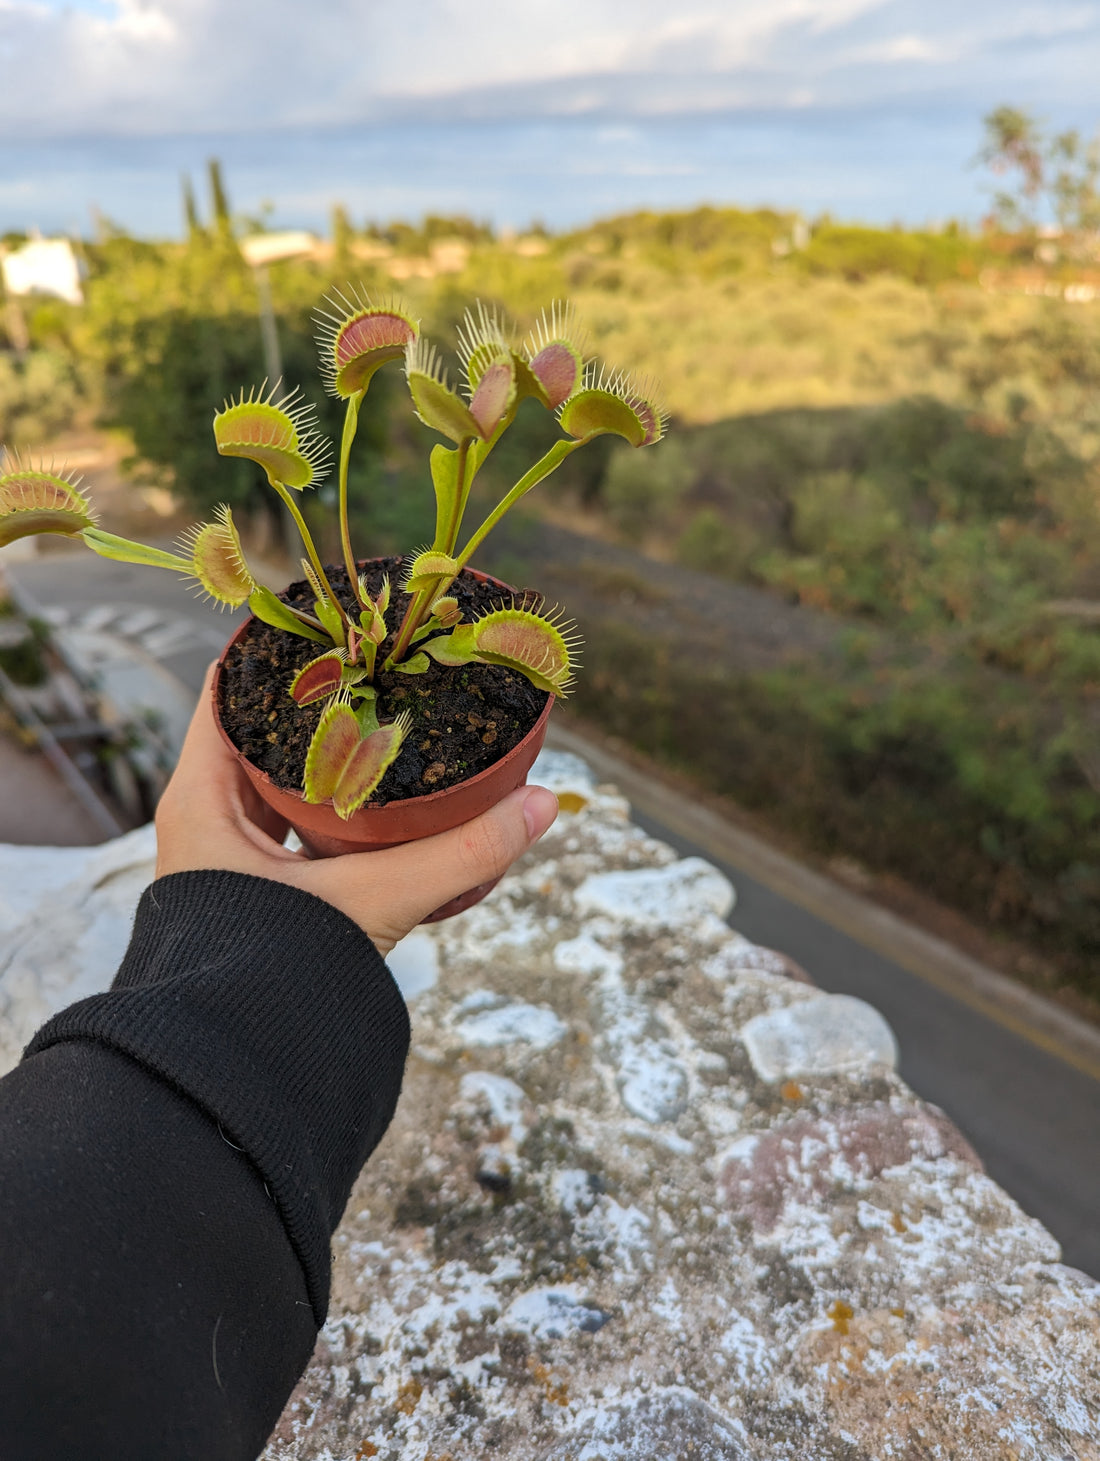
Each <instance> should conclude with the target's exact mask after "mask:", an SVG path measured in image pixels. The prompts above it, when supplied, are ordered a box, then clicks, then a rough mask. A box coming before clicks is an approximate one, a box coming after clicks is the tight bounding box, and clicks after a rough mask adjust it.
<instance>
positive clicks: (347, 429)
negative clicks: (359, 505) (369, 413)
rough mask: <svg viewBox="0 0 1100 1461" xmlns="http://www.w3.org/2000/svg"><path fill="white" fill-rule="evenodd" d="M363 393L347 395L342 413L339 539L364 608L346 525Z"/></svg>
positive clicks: (352, 585)
mask: <svg viewBox="0 0 1100 1461" xmlns="http://www.w3.org/2000/svg"><path fill="white" fill-rule="evenodd" d="M365 395H366V389H363V390H361V391H358V392H357V393H356V394H355V395H354V396H349V397H348V404H347V410H346V411H345V413H344V434H343V436H342V438H341V440H340V541H341V543H342V544H343V548H344V567H345V568H346V569H347V574H348V582H349V583H350V584H351V590H352V593H354V595H355V597H356V599H357V600H358V602H359V604H360V605H361V606H362V607H363V608H364V609H365V608H366V607H367V601H366V599H365V598H364V597H363V592H362V590H361V589H360V587H359V572H358V569H357V568H356V564H355V554H354V553H353V552H352V548H351V529H350V527H349V526H348V464H349V462H350V461H351V447H352V443H353V442H354V440H355V432H356V430H357V428H358V425H359V407H360V406H361V405H362V402H363V397H364V396H365Z"/></svg>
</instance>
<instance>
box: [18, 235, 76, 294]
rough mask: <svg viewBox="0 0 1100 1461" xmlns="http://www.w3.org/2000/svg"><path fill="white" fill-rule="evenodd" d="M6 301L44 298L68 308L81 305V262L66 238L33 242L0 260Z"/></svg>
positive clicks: (34, 240)
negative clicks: (34, 296)
mask: <svg viewBox="0 0 1100 1461" xmlns="http://www.w3.org/2000/svg"><path fill="white" fill-rule="evenodd" d="M0 270H2V272H3V276H4V289H5V291H6V293H7V295H8V297H9V299H10V298H12V297H13V296H17V295H25V294H46V295H49V296H50V297H51V298H53V299H63V300H65V302H66V303H67V304H83V303H84V291H83V289H82V288H81V286H80V261H79V260H78V259H77V257H76V254H75V253H74V251H73V246H72V244H71V243H70V242H69V240H68V239H67V238H35V239H31V241H30V243H26V244H24V245H23V247H22V248H19V249H15V250H13V251H12V252H11V253H8V254H5V255H4V256H3V258H0Z"/></svg>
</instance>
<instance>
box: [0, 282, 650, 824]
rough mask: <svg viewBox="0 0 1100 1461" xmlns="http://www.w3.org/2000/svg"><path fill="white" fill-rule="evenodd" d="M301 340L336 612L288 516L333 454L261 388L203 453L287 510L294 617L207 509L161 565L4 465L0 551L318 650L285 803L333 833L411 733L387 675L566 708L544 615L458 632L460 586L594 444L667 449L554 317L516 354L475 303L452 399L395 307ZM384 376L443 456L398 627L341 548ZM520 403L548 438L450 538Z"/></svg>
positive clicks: (443, 373)
mask: <svg viewBox="0 0 1100 1461" xmlns="http://www.w3.org/2000/svg"><path fill="white" fill-rule="evenodd" d="M318 324H319V326H320V333H319V336H318V345H319V347H320V354H321V373H322V377H323V379H324V382H325V386H326V388H327V390H328V391H329V392H330V394H332V395H334V396H336V397H337V398H339V399H341V400H343V401H344V427H343V432H342V436H341V442H340V448H339V452H338V454H336V458H335V460H336V471H337V494H336V502H337V513H338V518H339V534H340V544H341V551H342V555H343V568H344V572H345V573H346V576H347V589H346V590H344V591H343V597H341V595H340V594H339V593H337V591H336V589H335V588H334V587H333V582H332V578H333V576H334V572H335V571H334V570H333V569H331V568H326V566H325V565H324V564H323V563H322V561H321V556H320V554H319V552H318V550H317V546H316V544H315V542H314V540H313V537H312V535H311V533H310V530H309V527H308V525H307V523H306V521H305V518H304V517H303V515H302V512H301V509H300V507H299V505H298V501H297V498H298V494H300V493H302V492H304V491H305V490H306V489H307V488H310V487H315V486H316V485H317V484H318V483H319V482H320V481H321V480H322V479H323V478H324V476H325V474H326V472H327V471H328V470H329V468H330V466H331V464H332V461H333V455H334V454H333V452H332V449H331V446H330V445H329V443H328V442H327V441H326V440H325V439H324V438H323V437H322V436H321V435H320V434H319V432H318V431H317V429H316V425H315V420H314V415H313V410H312V408H311V407H310V406H308V405H307V404H306V403H305V402H304V401H303V400H302V398H301V396H300V394H299V392H298V391H293V392H290V393H289V394H282V395H279V394H277V389H278V388H275V389H272V390H266V388H265V386H261V387H260V388H259V389H258V390H256V389H253V390H251V391H249V392H248V393H247V394H245V393H244V392H242V393H241V394H240V395H239V396H238V397H236V398H235V399H233V400H230V401H227V402H226V403H225V405H224V406H223V407H222V409H221V410H220V411H218V412H217V413H216V415H215V417H214V440H215V444H216V447H217V450H218V452H219V453H220V454H221V455H222V456H230V457H243V458H245V459H247V460H249V461H252V462H255V463H256V465H257V466H258V467H260V468H261V469H262V471H263V472H264V474H265V475H266V478H267V481H268V483H269V485H270V486H271V488H272V490H273V491H274V492H276V493H277V494H278V496H279V497H280V498H281V500H282V501H283V503H284V504H285V505H286V507H287V509H288V511H289V512H290V514H291V516H292V518H293V519H294V522H295V525H296V527H297V529H298V532H299V534H300V536H301V540H302V545H303V548H304V550H305V556H304V557H303V559H302V570H303V573H304V576H305V583H306V585H308V594H307V595H306V596H305V597H306V600H307V601H308V600H309V599H311V601H312V602H311V607H306V606H305V604H304V603H302V602H292V601H290V598H294V597H297V598H298V599H301V598H302V595H300V594H296V595H291V596H289V597H288V596H283V597H280V596H278V595H276V594H274V593H273V592H272V591H271V590H270V589H268V588H265V587H264V586H263V585H261V584H259V583H257V581H256V579H255V578H254V577H253V575H252V573H251V571H250V570H249V568H248V564H247V562H246V559H245V554H244V551H243V549H242V546H241V541H240V537H239V535H238V532H237V529H236V526H235V525H234V522H233V516H232V513H231V512H230V510H229V508H228V507H224V506H223V507H219V508H218V509H217V511H216V512H215V514H214V517H213V520H212V521H210V522H207V523H203V524H200V525H199V526H198V527H196V528H194V529H192V530H191V531H190V532H189V533H188V534H186V535H185V537H184V538H183V539H182V540H181V542H180V544H179V548H178V551H176V552H169V551H165V550H162V549H159V548H154V547H149V546H146V545H144V544H141V543H135V542H132V541H130V540H129V539H126V538H120V537H117V536H115V535H113V534H110V533H107V532H104V531H103V530H102V529H100V528H99V527H97V526H96V523H95V518H94V514H93V512H92V508H91V504H90V503H89V501H88V500H87V498H86V497H85V496H84V494H83V493H81V491H80V490H79V482H78V480H76V479H73V478H71V477H69V476H67V475H66V474H64V473H61V474H58V473H55V472H54V471H52V470H49V471H47V470H44V469H43V468H41V467H31V466H28V465H26V464H24V463H23V462H21V461H20V460H19V459H18V458H17V457H15V456H9V457H8V458H6V459H5V460H4V461H3V462H0V468H2V469H3V470H2V473H0V546H2V545H3V544H5V543H8V542H12V541H14V540H15V539H16V538H19V537H23V536H26V535H28V534H37V533H60V534H63V535H65V536H68V537H79V538H81V539H82V540H83V541H84V542H85V543H86V544H87V546H88V547H89V548H91V549H92V550H93V551H94V552H96V553H99V554H100V555H101V556H103V557H106V558H114V559H119V560H121V561H123V562H128V563H139V564H147V565H148V566H150V567H156V568H166V569H169V570H171V571H173V572H177V573H180V574H181V575H183V576H184V577H186V578H188V579H190V580H191V581H192V582H193V583H194V584H195V585H196V586H197V587H198V589H199V590H200V591H201V592H202V593H204V594H206V595H207V596H208V597H209V598H210V599H212V600H213V601H214V602H215V603H217V604H219V605H220V606H225V605H231V606H233V607H242V606H244V605H245V604H247V605H248V607H249V608H250V609H251V611H252V613H253V615H254V616H255V617H256V619H259V620H261V621H262V622H263V623H264V624H267V625H269V626H271V627H272V628H274V629H276V630H278V631H281V632H282V633H284V634H286V635H291V636H295V637H297V638H300V639H304V640H308V641H312V642H313V643H314V644H316V645H317V646H318V647H319V652H318V653H316V654H315V655H314V656H313V657H312V658H311V659H309V660H308V661H307V662H305V663H304V664H301V665H300V666H299V667H298V668H297V669H296V670H295V672H294V673H293V674H292V675H291V676H290V678H289V681H288V682H287V684H286V690H287V692H288V693H289V695H290V697H291V698H292V699H293V701H294V702H295V704H296V705H297V706H298V707H299V708H300V709H305V708H308V707H320V713H319V718H318V719H317V722H316V726H315V728H314V730H313V732H312V736H311V739H310V742H309V746H308V751H307V753H306V756H305V769H304V774H303V776H302V790H303V793H304V797H305V800H306V801H307V802H309V803H311V804H319V803H322V802H328V801H331V803H332V806H333V808H334V810H335V812H336V813H337V815H338V816H339V817H340V818H341V819H344V820H346V819H348V818H349V817H351V816H352V814H353V813H354V812H356V811H357V810H358V809H359V808H360V807H362V806H363V805H364V804H365V803H366V802H367V801H368V800H369V798H370V797H371V796H372V794H373V793H374V792H375V790H376V789H377V788H378V786H379V784H380V782H381V781H382V778H383V777H384V775H385V773H386V771H387V770H388V769H389V768H390V766H392V765H393V764H394V762H395V761H396V759H397V758H398V756H399V755H400V753H401V748H402V744H403V742H404V741H405V739H406V737H407V736H408V735H409V733H410V730H411V728H412V718H411V716H410V715H409V714H408V713H407V712H405V713H402V714H398V715H394V716H393V718H390V719H387V720H386V721H385V722H384V723H383V722H380V720H379V711H380V708H381V707H383V706H384V705H385V704H386V703H387V702H389V701H391V700H398V699H399V698H400V697H401V695H403V694H404V692H402V691H400V690H395V689H394V687H395V686H397V685H399V684H400V681H401V677H404V676H409V677H417V676H422V675H425V674H427V673H428V672H429V671H430V670H432V669H433V666H434V667H436V668H435V670H434V673H435V674H436V675H438V673H439V670H441V669H442V670H454V671H458V670H461V669H462V668H463V667H466V666H473V665H482V666H500V667H503V668H504V669H507V670H509V671H513V672H515V673H518V674H520V675H523V676H524V677H525V678H526V679H527V680H528V681H529V682H530V684H531V685H533V686H534V687H535V688H536V689H537V690H539V691H543V692H545V693H546V694H548V695H553V696H555V697H560V696H563V695H565V694H566V693H567V692H568V690H569V688H570V686H571V684H572V681H573V671H574V665H575V656H576V650H577V645H578V640H577V637H576V635H575V633H574V631H573V626H572V625H571V624H570V623H569V622H568V621H564V620H563V619H562V618H561V617H560V616H559V615H557V614H556V613H548V612H546V611H545V610H544V609H543V608H542V606H541V605H539V606H538V607H531V606H530V604H529V603H528V602H527V601H526V599H525V601H524V602H523V603H521V604H516V603H512V602H508V601H507V599H506V598H504V597H502V598H501V599H500V600H499V601H493V602H491V603H489V604H488V606H486V604H485V603H484V602H483V603H482V604H481V606H480V607H479V608H477V609H476V610H474V611H472V613H471V617H469V618H468V619H466V618H464V610H463V607H462V602H461V600H462V596H463V592H464V590H463V589H462V588H461V585H462V584H463V582H464V580H463V575H464V573H465V570H466V569H467V567H468V566H469V564H470V560H471V558H472V556H473V555H474V553H476V552H477V550H478V549H479V548H480V546H481V545H482V543H483V542H484V541H485V539H486V537H487V536H488V534H489V533H490V532H491V531H492V529H493V528H494V527H495V526H496V525H497V524H498V523H499V522H500V520H501V519H502V518H503V517H504V516H505V514H506V513H508V512H509V511H510V510H511V508H512V507H514V506H515V505H516V503H517V502H519V501H520V499H521V498H522V497H524V496H525V495H526V493H528V492H530V491H531V489H532V488H534V487H536V486H537V485H538V484H539V483H540V482H542V481H544V480H545V479H546V478H547V477H549V476H550V475H551V474H552V473H553V472H554V471H556V470H557V468H558V467H559V466H561V464H562V463H563V462H564V461H565V460H566V459H567V458H568V457H569V456H570V455H571V454H572V453H573V452H575V451H578V450H579V449H580V448H581V447H583V446H585V445H586V444H587V443H589V442H591V441H592V440H594V439H595V438H596V437H598V436H603V435H607V434H612V435H615V436H619V437H622V438H623V439H624V440H625V441H628V442H629V443H630V444H631V445H632V446H635V447H642V446H649V445H652V444H653V443H654V442H656V441H659V440H660V438H661V436H662V435H663V433H664V428H665V418H664V415H663V413H662V411H661V409H660V407H659V406H658V405H657V404H656V402H655V398H654V395H653V392H652V390H651V389H650V388H649V387H648V386H645V385H638V384H636V383H634V382H633V381H632V380H631V379H630V378H628V377H627V376H625V375H623V374H622V373H614V372H609V371H608V370H606V369H605V368H602V367H597V366H596V365H595V364H594V363H592V362H589V363H587V364H586V362H585V359H584V349H583V342H582V341H581V339H580V336H579V334H578V331H577V327H576V322H575V320H574V317H573V314H572V310H571V309H570V308H568V307H563V306H560V305H554V306H553V307H552V308H551V309H549V310H548V311H545V312H544V313H543V315H542V317H541V318H540V320H539V321H538V323H537V324H536V326H535V328H534V329H533V330H532V331H531V333H530V334H529V335H528V336H527V338H526V339H525V340H524V341H523V343H522V344H517V343H516V336H515V333H514V331H513V330H512V328H511V326H510V325H509V324H508V322H507V321H506V320H504V319H503V317H502V316H501V315H500V314H499V313H498V312H497V311H495V310H492V309H487V308H486V307H485V306H483V305H482V304H480V303H478V304H476V305H475V306H474V308H473V309H472V310H469V311H467V313H466V317H465V320H464V323H463V326H462V328H461V329H460V331H459V340H458V345H459V350H458V356H459V363H460V367H461V385H460V387H459V388H457V389H456V388H455V387H454V386H453V385H452V384H451V380H450V377H449V374H448V372H447V370H446V368H445V365H444V361H443V358H442V356H441V355H440V352H439V351H438V349H437V348H436V347H435V346H434V345H433V344H432V343H431V342H430V341H429V340H427V339H426V338H425V337H424V336H423V335H421V333H420V330H419V326H418V324H417V322H416V321H415V320H413V319H412V318H411V317H410V316H409V314H408V313H407V312H406V311H405V309H404V308H402V307H400V306H399V305H397V304H396V303H394V302H391V301H386V302H381V303H374V302H372V301H371V300H370V299H368V298H366V297H365V296H364V295H362V294H360V293H359V292H358V291H356V290H354V289H349V290H348V291H346V292H337V293H334V294H333V295H331V296H330V297H329V298H328V299H327V300H326V301H325V305H324V307H323V309H322V310H321V312H320V313H319V315H318ZM395 361H400V362H402V363H403V366H404V373H405V380H406V383H407V386H408V390H409V396H410V398H411V403H412V407H413V410H414V412H415V413H416V415H417V416H418V418H419V419H420V420H421V421H422V422H423V423H424V424H425V425H426V426H428V427H430V428H431V429H432V430H433V431H435V432H436V433H437V434H438V435H439V436H440V437H442V438H443V441H441V442H440V443H439V444H437V445H436V446H434V447H433V448H432V450H431V454H430V458H429V471H430V475H431V481H432V487H433V490H434V493H435V504H436V517H435V534H434V537H433V539H432V541H431V543H429V544H425V545H424V547H423V548H421V549H420V550H419V551H418V552H416V553H414V554H412V555H411V556H409V557H408V558H407V559H405V560H404V561H403V562H402V563H401V574H402V576H401V581H400V584H399V586H398V587H399V589H400V591H401V593H402V595H403V596H404V598H403V612H400V613H399V612H398V610H399V600H398V597H397V594H396V593H395V585H393V584H391V581H390V579H389V577H388V576H384V577H383V578H382V580H381V584H380V586H379V583H378V579H377V576H375V578H374V580H373V583H374V587H373V591H372V580H371V577H370V574H369V573H368V572H364V571H362V566H361V564H360V560H359V559H358V558H357V556H356V553H355V550H354V548H353V545H352V541H351V532H350V523H349V511H348V506H349V504H348V482H349V470H350V463H351V458H352V452H353V450H354V446H355V439H356V434H357V429H358V421H359V415H360V411H361V408H362V405H363V401H364V398H365V397H366V394H367V391H368V390H369V388H370V384H371V381H372V380H373V378H374V375H375V374H376V373H377V371H378V370H379V369H381V368H382V366H384V365H386V364H387V363H389V362H395ZM528 399H530V400H534V401H535V402H537V403H538V405H539V406H541V407H542V408H543V409H544V410H546V411H548V412H550V413H553V414H554V415H555V416H556V418H557V421H558V424H559V426H560V429H561V434H560V436H559V437H558V439H557V440H556V441H555V442H554V443H553V445H552V446H551V447H550V449H549V450H548V451H547V452H546V453H545V454H544V455H543V456H542V457H540V458H539V460H538V461H536V462H533V463H532V464H531V466H530V467H529V468H528V470H527V471H526V472H525V473H524V474H523V475H522V476H521V477H520V478H519V479H518V480H517V481H516V482H515V483H514V484H513V485H512V486H511V488H510V489H509V490H508V491H507V492H505V494H504V495H503V496H502V497H501V499H500V500H499V501H498V502H497V503H496V504H495V506H493V507H492V508H491V509H490V511H489V512H488V513H487V515H486V516H485V518H484V519H483V520H482V521H481V522H480V523H479V524H478V525H477V526H476V527H474V528H473V529H472V531H468V532H467V533H466V536H465V537H464V529H465V528H466V521H465V520H466V514H467V509H468V507H469V503H470V499H471V491H472V489H473V486H474V483H475V481H476V479H477V476H478V473H479V472H480V471H481V469H482V468H483V467H484V465H485V463H486V461H487V460H488V458H489V457H490V455H491V453H492V452H493V450H494V448H495V447H496V446H497V444H498V443H499V441H500V440H501V438H502V437H503V436H504V434H505V432H506V431H507V430H508V428H509V427H510V426H511V425H512V423H513V422H514V420H515V418H516V413H517V411H518V410H519V408H520V406H521V405H522V403H523V402H524V401H526V400H528ZM368 567H369V565H368ZM466 602H467V603H469V602H470V600H469V598H468V596H467V598H466ZM298 657H299V658H300V657H301V656H300V655H299V656H298ZM394 677H397V678H396V679H395V678H394ZM268 718H269V719H271V718H275V717H271V716H269V717H268ZM429 734H431V732H429ZM435 734H439V733H438V732H435ZM268 739H272V737H270V736H269V737H268ZM299 764H300V763H299Z"/></svg>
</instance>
